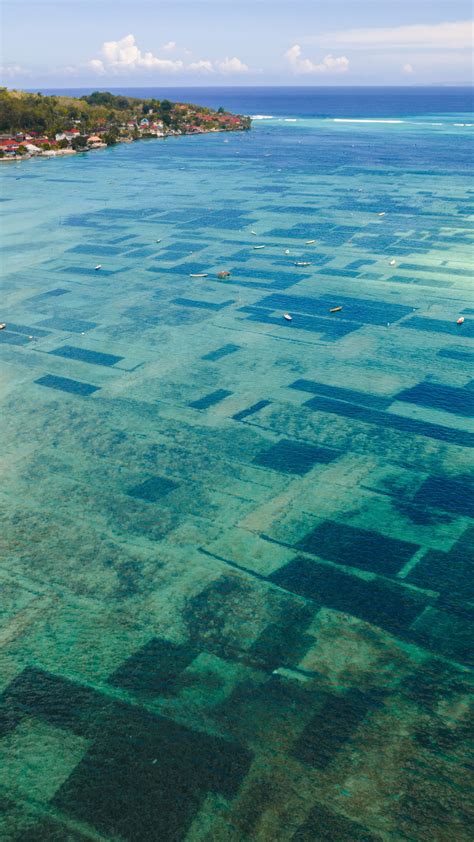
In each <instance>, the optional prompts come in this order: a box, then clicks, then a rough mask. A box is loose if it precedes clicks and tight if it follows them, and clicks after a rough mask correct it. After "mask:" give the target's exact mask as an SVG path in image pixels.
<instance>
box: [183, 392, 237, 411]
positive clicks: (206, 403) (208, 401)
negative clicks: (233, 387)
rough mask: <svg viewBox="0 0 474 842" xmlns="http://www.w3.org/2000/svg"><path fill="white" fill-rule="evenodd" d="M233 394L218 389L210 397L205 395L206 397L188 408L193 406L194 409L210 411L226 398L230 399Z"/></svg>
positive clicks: (192, 403) (193, 402)
mask: <svg viewBox="0 0 474 842" xmlns="http://www.w3.org/2000/svg"><path fill="white" fill-rule="evenodd" d="M231 394H232V392H229V391H228V390H227V389H217V390H216V391H215V392H211V393H210V394H209V395H204V397H202V398H198V400H196V401H192V402H191V403H190V404H188V406H192V408H193V409H208V408H209V407H210V406H214V404H216V403H220V402H221V401H223V400H224V398H228V397H229V395H231Z"/></svg>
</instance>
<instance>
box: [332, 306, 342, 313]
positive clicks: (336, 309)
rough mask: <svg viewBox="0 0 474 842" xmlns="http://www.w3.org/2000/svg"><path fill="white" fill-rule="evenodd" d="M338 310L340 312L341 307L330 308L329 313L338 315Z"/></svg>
mask: <svg viewBox="0 0 474 842" xmlns="http://www.w3.org/2000/svg"><path fill="white" fill-rule="evenodd" d="M340 310H342V307H331V309H330V310H329V312H330V313H339V311H340Z"/></svg>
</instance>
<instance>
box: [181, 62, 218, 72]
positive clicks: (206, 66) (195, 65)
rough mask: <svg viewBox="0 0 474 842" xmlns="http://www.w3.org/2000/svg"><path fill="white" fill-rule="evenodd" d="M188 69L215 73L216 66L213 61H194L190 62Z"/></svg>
mask: <svg viewBox="0 0 474 842" xmlns="http://www.w3.org/2000/svg"><path fill="white" fill-rule="evenodd" d="M187 70H192V71H193V72H194V73H213V72H214V67H213V65H212V61H192V62H191V64H188V67H187Z"/></svg>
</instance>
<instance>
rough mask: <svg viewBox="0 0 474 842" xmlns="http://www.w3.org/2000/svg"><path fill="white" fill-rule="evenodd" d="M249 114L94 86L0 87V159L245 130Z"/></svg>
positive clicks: (34, 156)
mask: <svg viewBox="0 0 474 842" xmlns="http://www.w3.org/2000/svg"><path fill="white" fill-rule="evenodd" d="M250 127H251V118H250V117H248V116H243V115H237V114H233V113H231V112H229V111H226V110H225V109H224V108H222V107H219V108H218V109H217V111H216V110H214V109H211V108H208V107H206V106H201V105H194V104H192V103H186V102H171V101H170V100H167V99H163V100H157V99H154V98H152V99H138V98H135V97H125V96H116V95H114V94H111V93H110V92H107V91H105V92H101V91H96V92H94V93H93V94H90V95H89V96H83V97H81V98H74V97H68V96H62V97H61V96H59V97H56V96H51V97H43V96H42V95H41V94H28V93H27V92H25V91H16V90H13V91H9V90H7V89H6V88H4V89H1V90H0V160H18V159H22V158H24V159H26V160H31V158H37V157H40V158H54V157H57V156H62V155H70V154H75V153H76V152H88V151H89V150H91V149H104V148H105V147H107V146H114V145H116V144H117V143H132V142H133V141H135V140H151V139H153V138H160V139H164V138H168V137H173V136H181V135H190V134H209V133H211V132H233V131H247V130H248V129H250Z"/></svg>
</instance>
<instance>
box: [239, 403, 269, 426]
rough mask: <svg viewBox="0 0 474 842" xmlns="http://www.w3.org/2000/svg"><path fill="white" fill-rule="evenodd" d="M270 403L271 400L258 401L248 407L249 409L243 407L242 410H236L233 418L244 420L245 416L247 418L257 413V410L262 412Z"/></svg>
mask: <svg viewBox="0 0 474 842" xmlns="http://www.w3.org/2000/svg"><path fill="white" fill-rule="evenodd" d="M270 404H271V401H266V400H263V401H257V403H253V404H252V406H249V407H247V409H242V410H241V411H240V412H236V413H235V415H233V416H232V418H233V419H234V421H243V420H244V418H247V417H248V416H249V415H255V413H256V412H260V410H261V409H264V407H266V406H269V405H270Z"/></svg>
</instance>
